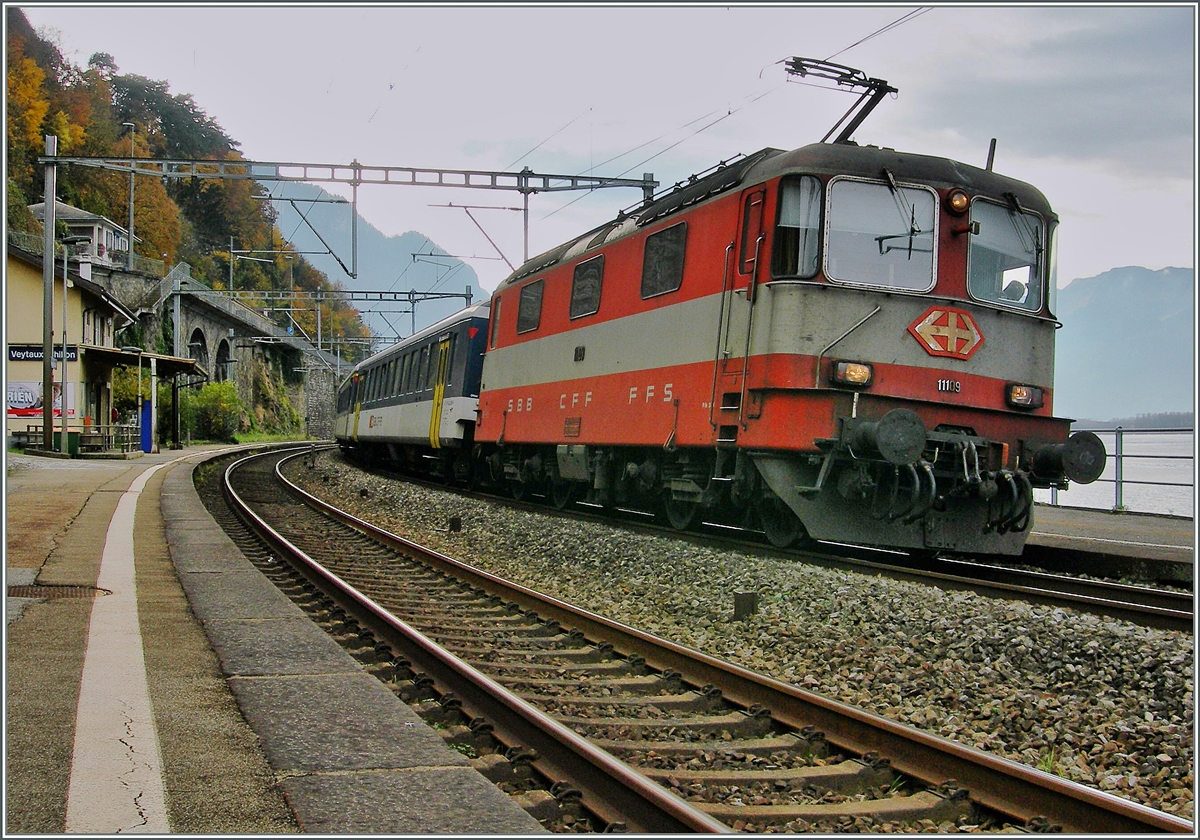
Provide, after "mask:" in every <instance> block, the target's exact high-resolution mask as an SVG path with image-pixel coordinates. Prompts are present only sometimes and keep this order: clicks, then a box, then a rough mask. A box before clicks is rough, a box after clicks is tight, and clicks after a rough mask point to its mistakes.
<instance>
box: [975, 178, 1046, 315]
mask: <svg viewBox="0 0 1200 840" xmlns="http://www.w3.org/2000/svg"><path fill="white" fill-rule="evenodd" d="M971 221H972V222H973V223H974V222H977V223H978V225H979V227H978V228H977V230H978V231H979V232H978V233H972V234H971V237H970V239H971V242H970V246H969V248H968V249H967V291H968V292H970V293H971V297H973V298H974V299H975V300H979V301H984V302H986V303H997V304H1000V305H1001V306H1010V307H1013V308H1014V309H1023V310H1025V311H1027V312H1038V311H1040V310H1041V308H1042V280H1041V278H1042V264H1043V262H1042V254H1043V253H1044V251H1045V247H1044V245H1043V243H1044V242H1045V241H1046V237H1045V226H1044V225H1043V224H1042V219H1041V217H1040V216H1037V215H1034V214H1033V213H1030V212H1028V211H1025V210H1022V209H1019V208H1018V207H1016V206H1013V207H1006V206H1004V205H1002V204H995V203H993V202H991V201H984V200H981V199H976V200H975V201H973V202H971Z"/></svg>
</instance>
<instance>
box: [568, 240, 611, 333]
mask: <svg viewBox="0 0 1200 840" xmlns="http://www.w3.org/2000/svg"><path fill="white" fill-rule="evenodd" d="M603 279H604V255H603V254H601V255H600V256H598V257H594V258H592V259H590V260H588V261H587V262H581V263H580V264H579V265H577V266H575V276H574V278H573V279H572V280H571V313H570V314H571V317H572V318H582V317H583V316H584V315H595V314H596V313H597V312H599V311H600V284H601V282H602V281H603Z"/></svg>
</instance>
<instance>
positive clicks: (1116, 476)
mask: <svg viewBox="0 0 1200 840" xmlns="http://www.w3.org/2000/svg"><path fill="white" fill-rule="evenodd" d="M1072 431H1084V432H1093V433H1095V434H1097V435H1100V436H1101V437H1104V436H1106V435H1113V436H1114V443H1113V451H1112V452H1109V453H1108V454H1109V457H1110V458H1112V464H1113V477H1112V478H1098V479H1096V483H1097V484H1111V485H1113V510H1118V511H1119V510H1124V509H1125V486H1126V485H1129V484H1137V485H1145V486H1155V487H1186V488H1194V487H1195V484H1193V483H1192V482H1183V481H1149V480H1145V479H1132V478H1126V477H1125V462H1126V461H1127V460H1128V459H1130V458H1135V459H1145V460H1149V461H1164V462H1165V461H1194V460H1195V457H1194V455H1169V454H1166V455H1162V454H1150V453H1131V452H1126V451H1125V437H1126V436H1127V435H1134V436H1137V435H1162V434H1193V432H1194V429H1183V428H1172V429H1123V428H1121V427H1120V426H1117V427H1116V428H1115V429H1073V430H1072ZM1106 472H1107V470H1106ZM1050 504H1052V505H1058V488H1057V487H1052V488H1050Z"/></svg>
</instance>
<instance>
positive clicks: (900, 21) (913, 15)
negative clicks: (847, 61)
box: [825, 6, 933, 61]
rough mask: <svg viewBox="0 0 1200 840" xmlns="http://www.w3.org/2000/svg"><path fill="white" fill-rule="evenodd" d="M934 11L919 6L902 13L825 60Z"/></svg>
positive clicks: (930, 7)
mask: <svg viewBox="0 0 1200 840" xmlns="http://www.w3.org/2000/svg"><path fill="white" fill-rule="evenodd" d="M932 11H933V7H932V6H919V7H918V8H916V9H913V10H912V11H911V12H909V13H907V14H905V15H901V16H900V17H898V18H896V20H894V21H892V22H891V23H889V24H887V25H886V26H882V27H880V28H879V29H876V30H875V31H874V32H872V33H871V34H870V35H867V36H866V37H865V38H859V39H858V40H857V41H855V42H854V43H853V44H851V45H850V46H848V47H844V48H843V49H840V50H838V51H837V52H835V53H834V54H833V55H831V56H828V57H827V58H826V59H825V60H826V61H832V60H833V59H834V58H836V57H837V56H839V55H841V54H842V53H844V52H849V51H850V50H852V49H854V48H855V47H857V46H858V45H859V44H865V43H866V42H867V41H870V40H871V39H872V38H875V37H877V36H879V35H882V34H883V33H885V32H888V31H890V30H892V29H895V28H896V27H897V26H903V25H904V24H906V23H908V22H909V21H913V20H916V19H917V18H919V17H920V16H921V15H923V14H925V13H926V12H932Z"/></svg>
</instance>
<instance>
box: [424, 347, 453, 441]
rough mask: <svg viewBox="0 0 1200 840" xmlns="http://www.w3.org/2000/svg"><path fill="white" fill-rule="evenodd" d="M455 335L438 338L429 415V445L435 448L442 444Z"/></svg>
mask: <svg viewBox="0 0 1200 840" xmlns="http://www.w3.org/2000/svg"><path fill="white" fill-rule="evenodd" d="M453 338H454V336H453V335H444V336H442V337H441V338H439V339H438V344H437V350H436V351H435V354H436V357H437V360H436V362H435V364H436V365H437V373H436V374H435V375H434V379H433V411H432V412H430V415H429V445H430V446H432V447H433V448H434V449H440V448H441V446H442V435H441V428H442V403H443V401H444V400H445V398H446V384H447V382H448V381H449V378H450V359H451V356H452V355H453V352H452V350H451V348H452V347H453V344H454V342H453Z"/></svg>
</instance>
